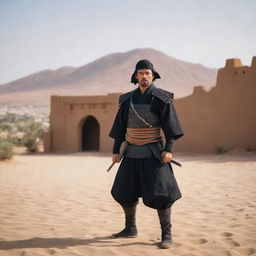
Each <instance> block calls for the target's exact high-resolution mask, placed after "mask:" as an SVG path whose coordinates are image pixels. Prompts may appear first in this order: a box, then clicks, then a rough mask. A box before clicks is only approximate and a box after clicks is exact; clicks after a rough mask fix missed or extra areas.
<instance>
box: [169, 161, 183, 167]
mask: <svg viewBox="0 0 256 256" xmlns="http://www.w3.org/2000/svg"><path fill="white" fill-rule="evenodd" d="M171 163H173V164H176V165H178V166H179V167H181V166H182V164H181V163H180V162H178V161H175V160H171Z"/></svg>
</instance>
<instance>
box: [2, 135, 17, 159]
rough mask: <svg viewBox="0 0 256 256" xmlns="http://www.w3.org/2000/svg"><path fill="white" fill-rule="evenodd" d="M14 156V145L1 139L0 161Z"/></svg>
mask: <svg viewBox="0 0 256 256" xmlns="http://www.w3.org/2000/svg"><path fill="white" fill-rule="evenodd" d="M13 155H14V151H13V144H12V143H11V142H10V141H9V140H8V139H0V160H1V161H2V160H5V159H11V158H12V157H13Z"/></svg>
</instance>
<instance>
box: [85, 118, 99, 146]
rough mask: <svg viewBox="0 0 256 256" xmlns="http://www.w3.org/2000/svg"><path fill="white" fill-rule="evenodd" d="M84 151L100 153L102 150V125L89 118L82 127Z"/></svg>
mask: <svg viewBox="0 0 256 256" xmlns="http://www.w3.org/2000/svg"><path fill="white" fill-rule="evenodd" d="M81 137H82V143H81V145H82V151H99V149H100V125H99V123H98V121H97V120H96V119H95V118H94V117H93V116H89V117H87V118H86V119H85V121H84V124H83V125H82V136H81Z"/></svg>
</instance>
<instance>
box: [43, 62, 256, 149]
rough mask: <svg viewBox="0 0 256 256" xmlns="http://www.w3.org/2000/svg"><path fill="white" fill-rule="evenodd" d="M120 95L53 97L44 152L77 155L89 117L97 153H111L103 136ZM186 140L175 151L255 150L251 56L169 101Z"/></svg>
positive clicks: (255, 85)
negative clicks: (211, 82) (94, 124)
mask: <svg viewBox="0 0 256 256" xmlns="http://www.w3.org/2000/svg"><path fill="white" fill-rule="evenodd" d="M119 95H120V94H119V93H116V94H108V95H105V96H52V97H51V115H50V133H48V134H46V135H45V149H46V151H48V152H50V151H53V152H76V151H81V127H82V125H83V123H84V122H85V120H86V118H87V117H88V116H93V117H94V118H96V120H97V121H98V123H99V125H100V135H99V136H100V149H99V150H100V151H101V152H111V150H112V143H113V140H112V139H111V138H109V136H108V134H109V131H110V129H111V126H112V123H113V120H114V117H115V114H116V112H117V110H118V97H119ZM174 104H175V107H176V110H177V112H178V115H179V118H180V121H181V124H182V127H183V129H184V132H185V136H184V137H183V138H182V139H180V140H178V141H177V142H176V143H175V151H187V152H215V151H216V148H217V147H221V148H223V149H227V150H230V149H234V148H241V149H247V148H249V147H250V148H254V149H255V148H256V118H255V117H256V57H254V58H253V60H252V65H251V66H250V67H248V66H242V64H241V61H240V60H239V59H229V60H227V61H226V66H225V67H224V68H221V69H219V71H218V76H217V84H216V86H215V87H213V88H212V89H211V90H210V91H207V90H206V89H205V88H204V87H203V86H196V87H195V88H194V91H193V94H192V95H190V96H188V97H184V98H181V99H177V100H174Z"/></svg>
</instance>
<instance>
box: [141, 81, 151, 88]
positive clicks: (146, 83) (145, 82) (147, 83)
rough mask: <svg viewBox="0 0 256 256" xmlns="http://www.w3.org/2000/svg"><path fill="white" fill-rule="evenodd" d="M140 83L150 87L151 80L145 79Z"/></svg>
mask: <svg viewBox="0 0 256 256" xmlns="http://www.w3.org/2000/svg"><path fill="white" fill-rule="evenodd" d="M140 85H141V86H142V87H148V86H149V85H150V82H149V81H148V80H146V79H144V80H142V81H140Z"/></svg>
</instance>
